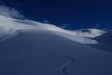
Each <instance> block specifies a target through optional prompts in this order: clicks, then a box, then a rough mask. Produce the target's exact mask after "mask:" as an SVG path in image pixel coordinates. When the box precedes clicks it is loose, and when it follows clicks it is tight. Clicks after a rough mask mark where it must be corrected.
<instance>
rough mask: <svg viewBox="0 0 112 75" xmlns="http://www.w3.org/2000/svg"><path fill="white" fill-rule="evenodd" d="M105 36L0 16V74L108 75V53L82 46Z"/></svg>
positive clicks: (111, 59)
mask: <svg viewBox="0 0 112 75" xmlns="http://www.w3.org/2000/svg"><path fill="white" fill-rule="evenodd" d="M105 34H106V32H105V31H102V30H98V29H90V30H89V32H86V33H85V32H84V33H83V32H80V31H69V30H65V29H62V28H59V27H56V26H55V25H52V24H45V23H39V22H36V21H32V20H18V19H14V18H7V17H5V16H0V75H112V64H111V63H112V54H111V53H109V52H106V51H103V50H100V49H99V48H97V47H96V46H95V47H91V46H88V45H85V44H89V45H90V44H91V45H92V46H93V45H97V44H100V43H101V42H100V36H101V37H102V36H104V35H105ZM101 39H102V40H103V39H104V38H101ZM102 40H101V41H102Z"/></svg>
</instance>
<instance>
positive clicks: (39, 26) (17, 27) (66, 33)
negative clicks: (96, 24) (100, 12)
mask: <svg viewBox="0 0 112 75" xmlns="http://www.w3.org/2000/svg"><path fill="white" fill-rule="evenodd" d="M28 30H44V31H51V33H53V34H55V35H58V36H62V37H64V38H67V39H69V40H72V41H77V42H79V43H83V44H96V43H98V42H97V41H96V40H93V39H91V37H97V36H100V35H102V34H104V33H105V32H104V31H101V30H98V29H90V30H89V32H82V31H70V30H65V29H62V28H59V27H57V26H55V25H52V24H46V23H40V22H36V21H32V20H27V19H24V20H18V19H13V18H7V17H5V16H0V38H1V39H2V40H3V39H10V38H13V37H15V36H18V32H17V31H28Z"/></svg>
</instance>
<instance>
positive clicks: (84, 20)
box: [0, 0, 112, 29]
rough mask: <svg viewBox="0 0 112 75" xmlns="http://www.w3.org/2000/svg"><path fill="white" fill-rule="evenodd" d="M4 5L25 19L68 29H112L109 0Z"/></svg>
mask: <svg viewBox="0 0 112 75" xmlns="http://www.w3.org/2000/svg"><path fill="white" fill-rule="evenodd" d="M0 2H1V3H0V4H2V5H7V6H10V7H14V8H16V9H17V10H19V12H21V13H22V14H23V15H24V16H25V17H27V18H29V19H33V20H36V21H40V22H44V20H48V22H49V23H52V24H56V25H58V26H63V25H67V27H66V28H67V29H69V28H71V29H79V28H88V27H94V26H95V25H99V27H100V28H112V1H111V0H110V1H108V0H1V1H0Z"/></svg>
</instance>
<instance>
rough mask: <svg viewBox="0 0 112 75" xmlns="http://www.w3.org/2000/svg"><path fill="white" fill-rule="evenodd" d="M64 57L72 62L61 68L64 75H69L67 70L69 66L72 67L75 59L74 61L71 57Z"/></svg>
mask: <svg viewBox="0 0 112 75" xmlns="http://www.w3.org/2000/svg"><path fill="white" fill-rule="evenodd" d="M64 57H65V58H67V59H69V60H70V61H69V62H67V63H65V64H63V65H62V66H61V70H62V75H69V73H68V72H67V68H68V67H69V65H71V64H72V63H73V62H74V59H72V58H71V57H69V56H64Z"/></svg>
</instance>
